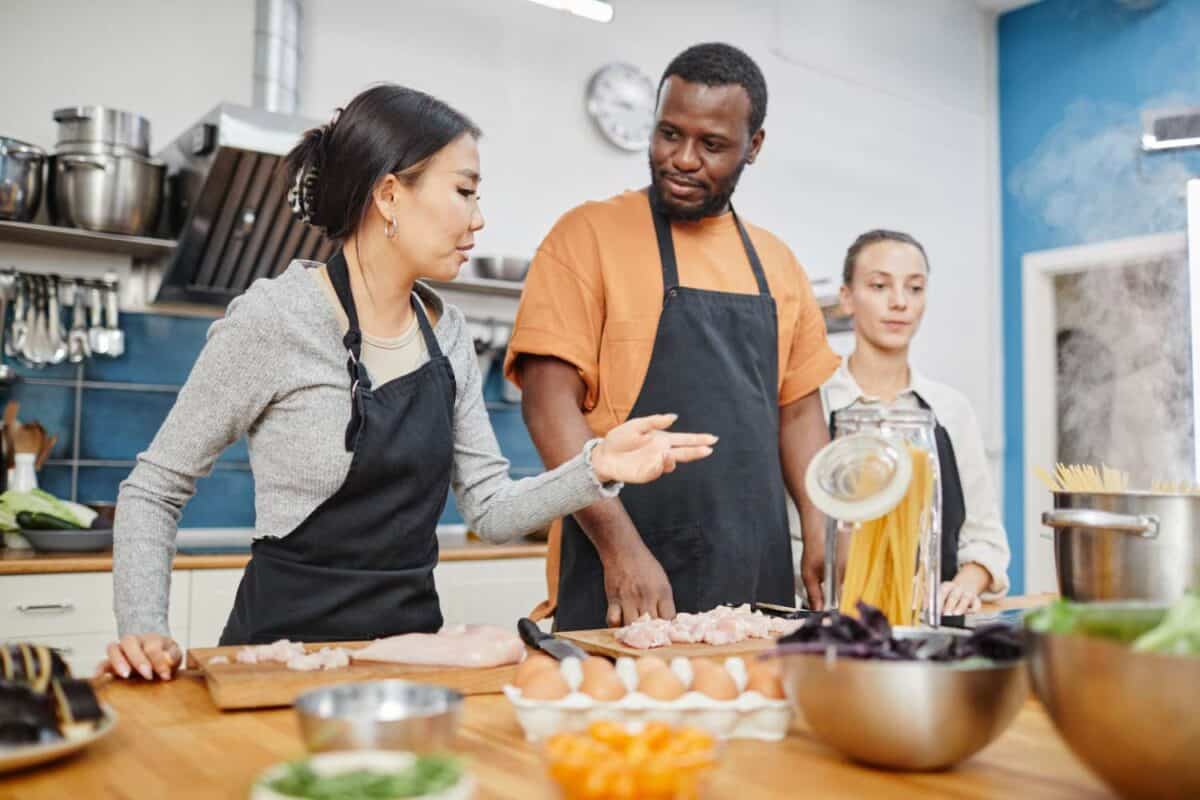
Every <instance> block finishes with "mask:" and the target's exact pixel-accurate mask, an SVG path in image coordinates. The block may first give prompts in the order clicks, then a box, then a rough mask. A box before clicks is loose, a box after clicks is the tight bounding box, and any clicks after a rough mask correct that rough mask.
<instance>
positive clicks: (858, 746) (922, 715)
mask: <svg viewBox="0 0 1200 800" xmlns="http://www.w3.org/2000/svg"><path fill="white" fill-rule="evenodd" d="M948 634H949V631H948V630H945V629H943V631H939V632H938V633H933V634H931V632H929V631H923V632H917V631H913V630H905V629H902V628H895V629H893V635H894V636H896V637H897V638H903V637H909V636H921V637H922V638H925V637H927V636H930V635H933V636H943V635H948ZM781 658H782V661H783V675H784V687H785V689H786V690H787V695H788V698H789V699H790V700H791V701H792V705H793V706H795V708H796V710H797V711H798V712H799V714H801V715H803V717H804V719H805V720H806V721H807V723H808V726H809V727H810V728H811V729H812V732H813V734H814V735H816V737H817V738H818V739H820V740H821V741H823V742H825V743H826V744H828V745H829V746H831V747H833V748H834V749H836V750H838V751H840V752H841V753H843V754H845V755H846V756H849V757H850V758H852V759H854V760H855V761H861V762H863V763H866V764H872V765H875V766H879V767H885V768H889V769H901V770H940V769H946V768H948V767H951V766H953V765H954V764H957V763H959V762H960V761H963V760H965V759H967V758H969V757H971V756H972V755H974V754H975V753H976V752H978V751H979V750H982V749H983V748H984V747H985V746H986V745H988V744H989V743H990V742H991V741H992V740H993V739H995V738H996V737H997V736H999V735H1000V734H1001V733H1002V732H1003V731H1004V729H1005V728H1007V727H1008V726H1009V724H1010V723H1011V722H1012V720H1013V717H1015V716H1016V714H1017V712H1018V711H1019V710H1020V709H1021V705H1022V704H1023V703H1024V702H1025V700H1026V699H1027V698H1028V696H1029V684H1028V682H1027V679H1026V676H1025V663H1026V662H1025V660H1024V659H1021V660H1016V661H1008V662H1002V663H997V664H996V665H994V666H983V667H960V666H955V665H954V664H947V663H933V662H927V661H877V660H870V659H859V658H828V659H827V658H826V657H825V656H822V655H815V654H789V655H784V656H781Z"/></svg>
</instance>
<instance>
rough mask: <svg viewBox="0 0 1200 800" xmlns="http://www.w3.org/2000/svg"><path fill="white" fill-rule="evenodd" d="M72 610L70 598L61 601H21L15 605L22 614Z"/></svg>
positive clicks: (72, 604) (55, 612) (54, 612)
mask: <svg viewBox="0 0 1200 800" xmlns="http://www.w3.org/2000/svg"><path fill="white" fill-rule="evenodd" d="M74 610H75V604H74V603H72V602H71V601H70V600H64V601H62V602H61V603H28V604H25V603H22V604H21V605H18V606H17V611H20V612H21V613H22V614H66V613H68V612H70V611H74Z"/></svg>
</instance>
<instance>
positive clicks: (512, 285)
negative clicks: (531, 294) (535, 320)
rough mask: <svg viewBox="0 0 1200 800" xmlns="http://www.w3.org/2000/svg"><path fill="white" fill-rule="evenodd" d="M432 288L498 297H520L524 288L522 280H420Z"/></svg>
mask: <svg viewBox="0 0 1200 800" xmlns="http://www.w3.org/2000/svg"><path fill="white" fill-rule="evenodd" d="M421 282H422V283H425V284H428V285H429V286H432V287H433V288H434V289H442V290H447V289H448V290H450V291H458V292H470V293H471V294H489V295H493V296H498V297H514V298H520V296H521V291H522V290H523V289H524V288H525V284H524V282H522V281H496V280H490V279H488V278H457V279H456V280H453V281H421Z"/></svg>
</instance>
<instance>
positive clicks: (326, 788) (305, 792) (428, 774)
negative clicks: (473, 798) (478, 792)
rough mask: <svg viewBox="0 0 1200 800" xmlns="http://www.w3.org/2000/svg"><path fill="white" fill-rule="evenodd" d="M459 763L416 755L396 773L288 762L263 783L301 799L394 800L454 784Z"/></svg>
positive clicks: (438, 790) (420, 794) (427, 792)
mask: <svg viewBox="0 0 1200 800" xmlns="http://www.w3.org/2000/svg"><path fill="white" fill-rule="evenodd" d="M461 778H462V766H461V765H460V764H459V762H458V759H456V758H453V757H451V756H436V755H431V756H419V757H418V758H417V760H416V761H415V762H414V763H413V764H412V766H410V767H408V768H407V769H404V770H402V771H400V772H379V771H376V770H370V769H356V770H350V771H347V772H341V773H338V774H336V775H318V774H317V773H316V772H315V771H314V770H313V769H312V767H310V766H309V765H308V762H305V761H298V762H296V763H293V764H289V765H288V771H287V774H286V775H284V776H283V777H280V778H276V779H275V780H273V781H271V782H270V783H268V784H267V785H268V786H269V787H270V788H271V789H272V790H274V791H276V792H278V793H279V794H282V795H287V796H288V797H298V798H303V800H394V798H405V797H421V796H422V795H427V794H432V793H434V792H441V791H444V790H446V789H449V788H451V787H452V786H454V785H455V784H456V783H458V781H459V780H460V779H461Z"/></svg>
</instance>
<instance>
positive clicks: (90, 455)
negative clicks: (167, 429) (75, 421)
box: [79, 389, 175, 461]
mask: <svg viewBox="0 0 1200 800" xmlns="http://www.w3.org/2000/svg"><path fill="white" fill-rule="evenodd" d="M174 404H175V394H174V393H173V392H130V391H123V390H113V389H84V390H83V418H82V420H81V421H80V429H79V440H80V441H79V457H80V458H81V459H85V460H92V459H95V460H110V461H132V460H133V459H135V458H137V455H138V453H140V452H142V451H143V450H145V449H146V447H147V446H148V445H149V444H150V441H151V440H152V439H153V438H154V435H155V434H156V433H158V429H159V428H160V427H161V426H162V423H163V420H164V419H166V418H167V414H168V413H169V412H170V411H171V407H172V406H173V405H174Z"/></svg>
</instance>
